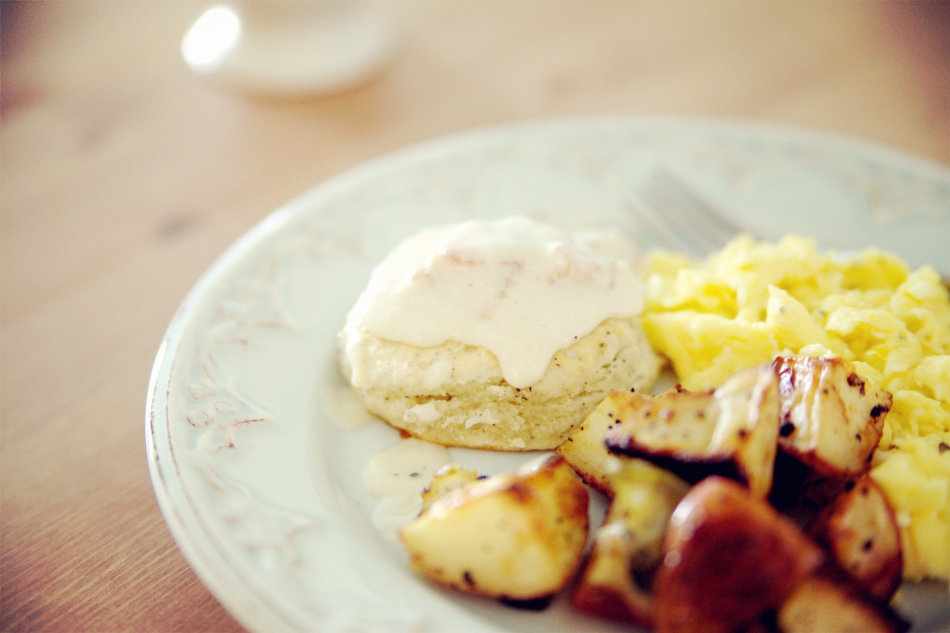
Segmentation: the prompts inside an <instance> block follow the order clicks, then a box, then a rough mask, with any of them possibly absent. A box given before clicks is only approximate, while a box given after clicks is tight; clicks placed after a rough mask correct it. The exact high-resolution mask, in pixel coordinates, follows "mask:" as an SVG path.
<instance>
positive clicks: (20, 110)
mask: <svg viewBox="0 0 950 633" xmlns="http://www.w3.org/2000/svg"><path fill="white" fill-rule="evenodd" d="M201 8H202V4H201V3H197V2H192V1H187V2H186V1H183V0H178V1H176V2H147V1H144V0H137V1H128V0H118V1H113V0H98V1H94V2H93V1H79V2H66V1H49V2H26V3H22V4H18V3H13V2H7V1H4V2H2V36H3V49H2V63H3V68H2V71H3V72H2V82H3V83H2V127H0V130H2V139H0V150H2V171H0V178H2V183H0V199H2V216H0V220H2V225H0V240H2V247H0V273H2V321H0V326H2V333H0V344H2V348H0V362H2V366H0V372H2V373H0V377H2V378H0V379H2V394H0V397H2V400H0V406H2V410H0V421H2V436H0V450H2V456H0V469H2V508H0V512H2V514H0V535H2V542H0V550H2V551H0V593H2V596H0V630H3V631H232V630H240V628H241V627H240V625H239V624H238V623H237V622H236V621H234V619H232V617H231V616H230V615H229V614H228V613H227V612H226V611H225V610H224V609H223V608H222V607H221V606H220V605H219V603H218V602H217V601H216V600H215V598H214V597H213V596H212V595H211V594H210V593H209V592H208V590H207V589H205V587H204V586H203V585H202V584H201V582H200V581H199V580H198V579H197V578H196V576H195V575H194V573H193V572H192V571H191V569H190V568H189V566H188V564H187V563H186V561H185V559H184V558H183V557H182V555H181V554H180V553H179V551H178V549H177V548H176V546H175V544H174V542H173V540H172V537H171V535H170V533H169V531H168V529H167V528H166V526H165V523H164V521H163V519H162V516H161V514H160V512H159V510H158V506H157V505H156V502H155V499H154V496H153V493H152V486H151V483H150V481H149V475H148V470H147V465H146V459H145V447H144V442H143V429H142V419H143V413H144V400H145V392H146V385H147V381H148V375H149V370H150V367H151V363H152V360H153V357H154V354H155V352H156V348H157V346H158V343H159V341H160V339H161V337H162V334H163V331H164V329H165V327H166V325H167V324H168V322H169V320H170V318H171V316H172V314H173V313H174V311H175V309H176V307H177V305H178V304H179V302H180V301H181V300H182V298H183V297H184V295H185V293H186V291H187V290H188V289H189V287H190V286H191V285H192V284H193V283H194V282H195V280H196V279H197V278H198V276H199V275H200V274H201V273H202V271H204V270H205V268H206V267H207V266H208V265H209V264H210V263H211V262H212V260H213V259H214V258H215V257H216V256H217V255H219V254H220V253H221V252H222V251H223V250H224V249H225V248H226V247H227V246H228V245H229V244H230V243H231V242H232V241H233V240H235V239H236V238H237V237H238V236H240V235H241V234H242V233H243V232H245V231H246V230H247V229H248V228H249V227H251V226H252V225H253V224H255V223H256V222H257V221H259V220H260V219H261V218H262V217H263V216H264V215H265V214H267V213H268V212H270V211H271V210H273V209H274V208H275V207H277V206H278V205H280V204H281V203H283V202H285V201H287V200H289V199H291V198H293V197H294V196H296V195H297V194H299V193H301V192H302V191H303V190H305V189H307V188H309V187H311V186H312V185H314V184H316V183H318V182H320V181H322V180H324V179H327V178H328V177H330V176H332V175H335V174H338V173H340V172H341V171H343V170H346V169H347V168H350V167H352V166H355V165H357V164H359V163H361V162H362V161H365V160H367V159H370V158H373V157H375V156H378V155H380V154H382V153H384V152H387V151H390V150H394V149H396V148H399V147H402V146H404V145H407V144H410V143H413V142H416V141H420V140H423V139H428V138H431V137H434V136H438V135H442V134H445V133H450V132H453V131H457V130H462V129H465V128H470V127H473V126H479V125H485V124H493V123H499V122H509V121H514V120H520V119H530V118H537V117H551V116H560V115H579V114H581V115H586V114H631V115H636V114H675V115H702V116H724V117H736V118H742V119H758V120H768V121H774V122H779V123H787V124H793V125H799V126H808V127H813V128H817V129H821V130H826V131H832V132H836V133H842V134H846V135H851V136H854V137H857V138H860V139H864V140H868V141H874V142H879V143H884V144H888V145H891V146H894V147H896V148H899V149H902V150H906V151H908V152H912V153H916V154H919V155H922V156H924V157H928V158H930V159H933V160H936V161H940V162H942V163H945V164H950V73H948V72H947V68H950V51H948V40H947V39H946V37H945V36H946V33H947V32H950V11H948V8H950V4H947V3H942V4H941V3H932V4H925V3H902V4H897V3H893V4H888V3H883V4H882V3H878V2H865V1H861V2H834V3H826V2H795V3H792V2H788V3H785V2H777V3H748V2H736V3H713V2H709V3H706V2H679V1H674V2H659V1H657V2H653V1H650V2H620V1H619V0H608V1H599V0H598V1H593V0H577V1H575V0H551V1H540V0H516V1H515V2H508V1H507V0H504V1H503V0H452V1H448V2H436V1H435V0H410V1H399V2H393V3H392V4H390V5H388V8H389V9H390V10H391V11H392V14H393V17H394V19H395V23H396V26H397V29H398V35H399V40H400V46H399V49H398V52H397V55H396V56H395V57H394V59H393V60H392V63H391V65H390V66H389V67H388V68H387V69H386V71H385V72H384V73H383V74H382V75H380V76H378V77H377V78H375V79H374V80H372V81H371V82H369V83H366V84H365V85H362V86H360V87H358V88H355V89H351V90H348V91H345V92H342V93H338V94H331V95H327V96H323V97H319V98H307V99H296V100H281V99H275V98H262V97H253V98H252V97H249V96H247V95H244V94H241V93H239V92H234V91H229V90H226V89H221V88H220V87H218V86H215V85H212V84H210V83H209V82H207V81H205V80H203V79H201V78H199V77H197V76H195V75H193V74H191V73H190V72H189V70H188V69H187V68H186V67H185V65H184V64H183V62H182V60H181V57H180V55H179V43H180V41H181V37H182V35H183V33H184V32H185V30H186V28H187V27H188V25H189V24H190V23H191V21H192V20H193V19H194V18H195V17H196V15H197V14H198V13H199V12H200V10H201ZM941 37H942V38H943V39H941Z"/></svg>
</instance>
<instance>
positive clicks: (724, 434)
mask: <svg viewBox="0 0 950 633" xmlns="http://www.w3.org/2000/svg"><path fill="white" fill-rule="evenodd" d="M614 406H615V407H616V416H617V423H616V424H614V425H612V426H609V428H607V430H606V431H605V434H604V442H605V443H606V446H607V448H608V449H609V450H610V451H611V452H613V453H616V454H620V455H627V456H630V457H639V458H642V459H646V460H649V461H651V462H653V463H655V464H657V465H658V466H661V467H664V468H668V469H669V470H672V471H673V472H674V473H676V474H677V475H678V476H680V477H682V478H684V479H686V480H688V481H693V482H695V481H699V480H700V479H702V478H703V477H706V476H709V475H723V476H727V477H730V478H733V479H737V480H739V481H741V482H743V483H745V484H746V485H747V486H748V487H749V489H750V490H751V491H752V493H753V494H754V495H755V496H757V497H761V498H764V497H766V496H767V495H768V493H769V491H770V489H771V487H772V474H773V470H774V460H775V453H776V450H777V449H776V442H777V437H778V431H779V399H778V385H777V381H776V374H775V372H774V371H773V369H772V368H771V367H770V366H769V365H767V364H764V365H759V366H756V367H750V368H748V369H746V370H743V371H740V372H738V373H736V374H735V375H733V376H732V377H731V378H729V379H728V380H727V381H726V382H725V383H723V384H722V386H720V387H719V388H717V389H715V390H712V391H707V392H702V393H693V392H687V391H684V392H676V393H673V394H670V395H669V396H668V397H660V398H653V399H649V400H647V401H644V397H643V396H637V394H627V397H626V399H624V400H620V399H619V398H618V399H615V402H614Z"/></svg>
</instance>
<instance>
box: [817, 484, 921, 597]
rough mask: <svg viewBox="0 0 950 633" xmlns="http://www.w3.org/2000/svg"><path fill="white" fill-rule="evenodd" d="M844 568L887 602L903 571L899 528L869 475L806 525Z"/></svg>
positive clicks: (861, 584) (887, 504)
mask: <svg viewBox="0 0 950 633" xmlns="http://www.w3.org/2000/svg"><path fill="white" fill-rule="evenodd" d="M809 533H810V534H811V535H812V537H813V538H815V539H816V540H817V541H818V543H819V544H821V545H823V546H824V547H825V549H826V550H827V551H828V552H829V555H830V557H831V559H832V560H834V561H835V562H836V563H837V564H838V565H839V566H840V567H841V569H842V570H844V572H845V573H847V574H848V575H849V576H850V577H851V578H853V579H854V580H855V582H857V583H858V585H860V586H861V587H862V588H863V589H864V590H865V591H867V592H868V593H869V594H870V595H871V596H873V597H874V598H876V599H878V600H881V601H884V602H887V601H889V600H890V599H891V597H892V596H893V595H894V592H895V591H897V588H898V586H900V583H901V577H902V572H903V566H904V564H903V554H902V552H901V535H900V528H899V527H898V525H897V518H896V517H895V516H894V512H893V510H892V509H891V506H890V504H889V503H888V501H887V497H885V495H884V491H883V490H881V488H880V487H879V486H878V485H877V484H876V483H874V480H873V479H871V478H870V477H869V476H864V477H862V478H861V479H860V480H859V481H858V482H857V483H856V484H855V486H854V487H853V488H852V489H851V490H849V491H848V492H845V493H844V494H842V495H840V496H839V497H838V498H837V499H835V500H834V502H833V503H832V504H831V505H829V506H828V507H827V508H826V509H825V510H824V511H823V512H822V513H821V514H820V515H819V516H818V518H817V519H816V520H815V521H814V522H813V523H812V525H811V526H810V527H809Z"/></svg>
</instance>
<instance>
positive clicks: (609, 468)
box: [554, 389, 686, 497]
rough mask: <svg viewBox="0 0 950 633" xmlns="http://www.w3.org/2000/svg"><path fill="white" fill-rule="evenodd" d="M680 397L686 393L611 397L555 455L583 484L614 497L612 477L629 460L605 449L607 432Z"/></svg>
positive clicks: (619, 392)
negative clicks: (643, 411)
mask: <svg viewBox="0 0 950 633" xmlns="http://www.w3.org/2000/svg"><path fill="white" fill-rule="evenodd" d="M682 393H686V392H684V391H683V390H681V389H674V390H671V391H668V392H666V393H662V394H659V395H656V396H653V395H648V394H641V393H635V392H632V391H630V392H628V391H616V392H613V393H610V394H608V395H607V396H606V397H605V398H604V399H603V400H601V401H600V404H598V405H597V407H596V408H595V409H594V410H593V411H592V412H591V413H590V414H589V415H588V416H587V418H586V419H585V420H584V422H583V423H581V425H580V426H579V427H578V428H577V429H576V430H575V431H574V432H573V433H572V434H571V435H570V437H568V439H567V441H565V442H564V443H563V444H561V445H560V446H558V447H557V448H556V449H554V452H555V453H557V454H558V455H561V456H562V457H563V458H564V459H566V460H567V463H568V464H570V465H571V468H573V469H574V472H576V473H577V474H578V476H579V477H580V478H581V479H582V480H583V481H584V483H585V484H587V485H588V486H590V487H591V488H593V489H594V490H596V491H598V492H600V493H602V494H604V495H606V496H607V497H613V496H614V489H613V480H614V475H616V473H617V471H618V470H620V469H621V467H622V464H623V463H624V462H625V461H628V460H627V459H626V458H624V457H621V456H618V455H614V454H613V453H611V452H610V451H609V450H608V449H607V445H606V444H605V443H604V436H605V435H606V434H607V431H608V430H610V429H611V428H612V427H614V426H615V425H617V424H619V423H620V421H621V420H623V419H625V418H629V417H630V416H633V415H636V414H637V412H638V411H639V410H640V409H642V408H643V407H647V406H655V405H656V404H661V403H665V402H670V401H674V400H675V398H677V397H678V396H679V394H682Z"/></svg>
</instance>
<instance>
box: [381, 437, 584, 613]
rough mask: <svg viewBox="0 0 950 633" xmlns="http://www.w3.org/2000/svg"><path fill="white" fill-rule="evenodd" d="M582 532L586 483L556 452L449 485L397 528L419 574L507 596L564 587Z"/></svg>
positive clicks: (533, 596) (533, 595) (528, 597)
mask: <svg viewBox="0 0 950 633" xmlns="http://www.w3.org/2000/svg"><path fill="white" fill-rule="evenodd" d="M587 534H588V496H587V489H586V488H585V487H584V485H583V483H582V482H581V480H580V479H579V478H578V477H577V475H575V474H574V471H573V470H571V468H570V466H568V464H567V462H566V461H564V459H563V458H562V457H560V456H557V455H552V456H549V457H546V458H544V459H543V460H541V461H535V462H532V463H530V464H528V465H527V466H525V467H524V468H522V469H521V470H519V471H518V472H516V473H508V474H502V475H495V476H492V477H487V478H484V479H478V480H476V481H472V482H469V483H466V484H464V485H462V486H461V487H457V488H454V489H452V490H449V491H448V492H447V493H446V494H445V495H444V496H442V497H440V498H438V499H435V500H434V501H433V502H432V503H431V505H430V506H429V507H428V509H427V510H425V511H424V512H422V513H421V514H420V515H419V516H418V517H417V518H416V519H414V520H412V521H410V522H409V523H407V524H405V525H404V526H402V528H401V529H400V530H399V538H400V540H401V541H402V543H403V545H404V546H405V547H406V549H407V550H408V552H409V555H410V563H411V565H412V567H413V569H415V570H416V571H417V572H419V573H420V574H422V575H424V576H426V577H428V578H430V579H431V580H433V581H435V582H438V583H440V584H443V585H447V586H449V587H452V588H455V589H458V590H460V591H465V592H468V593H473V594H479V595H484V596H489V597H493V598H498V599H502V600H510V601H533V600H539V599H543V598H547V597H550V596H552V595H553V594H555V593H557V592H558V591H560V590H561V589H563V588H564V586H565V585H566V584H567V583H568V581H569V580H570V579H571V578H572V577H573V575H574V574H575V573H576V571H577V569H578V567H579V566H580V563H581V559H582V556H583V552H584V547H585V545H586V541H587Z"/></svg>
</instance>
